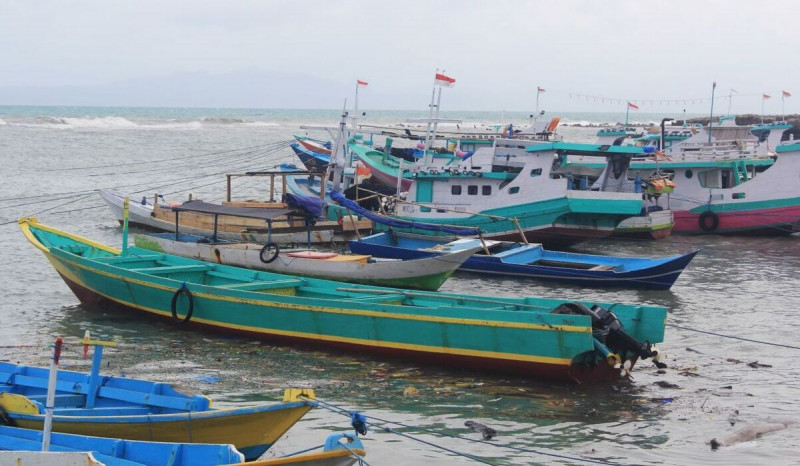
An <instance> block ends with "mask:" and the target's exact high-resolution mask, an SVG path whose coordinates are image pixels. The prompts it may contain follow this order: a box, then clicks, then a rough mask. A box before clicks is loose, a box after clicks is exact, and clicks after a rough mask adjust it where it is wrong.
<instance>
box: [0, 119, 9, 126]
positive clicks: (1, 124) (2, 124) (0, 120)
mask: <svg viewBox="0 0 800 466" xmlns="http://www.w3.org/2000/svg"><path fill="white" fill-rule="evenodd" d="M7 124H8V123H6V122H5V120H3V119H2V118H0V126H4V125H7Z"/></svg>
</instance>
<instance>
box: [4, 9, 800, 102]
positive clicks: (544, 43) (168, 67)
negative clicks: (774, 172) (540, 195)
mask: <svg viewBox="0 0 800 466" xmlns="http://www.w3.org/2000/svg"><path fill="white" fill-rule="evenodd" d="M798 19H800V2H798V1H795V0H783V1H773V0H761V1H758V2H753V1H743V0H727V1H723V0H689V1H687V0H670V1H660V0H649V1H638V0H630V1H625V0H604V1H596V0H587V1H583V0H558V1H550V2H544V1H537V0H529V1H523V0H491V1H474V0H456V1H451V0H438V1H436V0H427V1H418V0H404V1H395V0H386V1H381V0H372V1H369V0H336V1H330V0H326V1H311V0H291V1H279V0H257V1H256V0H225V1H221V0H203V1H197V0H161V1H153V0H137V1H127V2H123V1H108V0H102V1H101V0H97V1H95V0H73V1H56V0H16V1H11V0H0V43H2V44H4V45H3V46H2V47H0V63H2V65H3V66H1V67H0V105H108V106H115V105H122V106H183V107H250V108H341V106H342V102H343V100H344V99H345V98H347V99H350V100H352V98H353V91H354V88H355V81H356V80H357V79H361V80H364V81H367V82H369V85H368V86H367V87H365V88H361V89H360V91H359V106H360V107H361V108H364V109H398V110H417V109H423V110H424V109H426V108H427V105H428V103H429V101H430V96H431V90H432V84H433V82H432V81H433V76H434V74H435V73H436V70H437V69H438V70H440V71H441V70H444V72H445V73H446V74H447V75H449V76H451V77H453V78H455V79H456V85H455V87H453V88H451V89H445V90H444V93H443V97H442V109H443V110H462V111H466V110H508V111H526V112H527V111H531V112H532V111H534V109H535V108H536V101H537V94H538V99H539V108H541V109H545V108H546V109H549V110H551V111H592V112H618V111H624V108H625V107H626V106H627V101H634V102H636V105H638V106H639V108H640V111H642V112H661V111H665V112H666V111H671V112H676V111H680V110H681V109H686V110H687V111H688V112H691V113H708V112H709V108H710V103H711V101H710V99H711V95H712V90H713V92H714V96H715V106H716V109H717V110H716V111H715V113H720V112H724V111H727V109H728V107H729V105H730V108H731V111H732V112H733V113H761V111H762V105H763V107H764V111H765V112H766V113H767V114H779V113H781V112H782V111H783V110H782V104H783V106H784V108H785V112H786V113H800V79H798V78H800V60H797V59H796V56H795V55H796V52H797V51H798V50H800V33H798V32H797V21H798ZM715 82H716V84H717V85H716V88H715V89H713V83H715ZM539 87H541V88H542V89H544V92H537V88H539ZM732 89H733V90H735V91H736V93H733V91H731V90H732ZM782 91H788V92H789V93H792V94H793V96H792V97H787V98H785V99H782V97H781V96H782ZM763 94H768V95H771V98H770V99H766V100H765V99H763V97H762V95H763ZM731 95H732V96H733V97H732V99H731V98H730V96H731Z"/></svg>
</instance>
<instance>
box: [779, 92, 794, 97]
mask: <svg viewBox="0 0 800 466" xmlns="http://www.w3.org/2000/svg"><path fill="white" fill-rule="evenodd" d="M781 92H782V93H783V96H784V97H791V96H792V94H791V93H790V92H789V91H781Z"/></svg>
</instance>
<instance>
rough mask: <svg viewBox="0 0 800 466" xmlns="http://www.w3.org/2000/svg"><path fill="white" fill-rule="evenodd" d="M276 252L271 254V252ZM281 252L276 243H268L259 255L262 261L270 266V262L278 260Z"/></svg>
mask: <svg viewBox="0 0 800 466" xmlns="http://www.w3.org/2000/svg"><path fill="white" fill-rule="evenodd" d="M273 250H274V251H275V252H270V251H273ZM279 252H280V248H279V247H278V245H277V244H275V243H267V244H265V245H264V247H263V248H261V252H259V253H258V258H259V259H261V262H263V263H265V264H269V263H270V262H272V261H274V260H275V259H277V258H278V253H279Z"/></svg>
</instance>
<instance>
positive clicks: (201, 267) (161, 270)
mask: <svg viewBox="0 0 800 466" xmlns="http://www.w3.org/2000/svg"><path fill="white" fill-rule="evenodd" d="M130 270H131V271H132V272H141V273H146V274H150V275H161V274H166V273H174V272H208V271H210V270H214V266H213V265H211V264H191V265H164V266H160V267H143V268H138V269H130Z"/></svg>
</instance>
